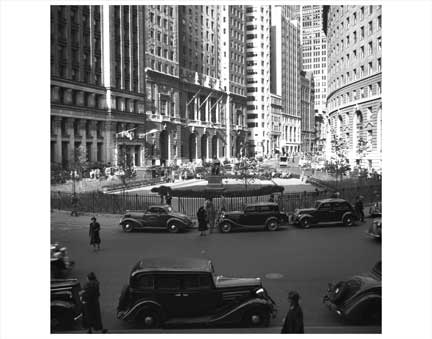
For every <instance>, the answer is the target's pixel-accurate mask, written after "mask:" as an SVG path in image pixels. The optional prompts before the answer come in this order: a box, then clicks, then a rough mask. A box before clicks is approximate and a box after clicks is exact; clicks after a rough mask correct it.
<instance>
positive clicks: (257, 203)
mask: <svg viewBox="0 0 432 339" xmlns="http://www.w3.org/2000/svg"><path fill="white" fill-rule="evenodd" d="M267 205H277V206H279V205H278V204H277V203H275V202H269V201H260V202H255V203H252V204H247V205H246V207H248V206H267Z"/></svg>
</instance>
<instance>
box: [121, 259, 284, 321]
mask: <svg viewBox="0 0 432 339" xmlns="http://www.w3.org/2000/svg"><path fill="white" fill-rule="evenodd" d="M275 315H276V308H275V303H274V301H273V300H272V299H271V298H270V296H269V295H268V294H267V292H266V290H265V289H264V287H263V286H262V284H261V280H260V278H227V277H223V276H217V275H215V273H214V269H213V265H212V262H211V261H210V260H207V259H199V258H146V259H143V260H141V261H139V262H138V263H137V264H136V265H135V266H134V267H133V269H132V271H131V273H130V276H129V282H128V284H127V285H126V286H125V287H124V288H123V291H122V293H121V296H120V300H119V304H118V307H117V317H118V318H119V319H121V320H125V321H130V322H133V323H135V324H136V325H137V326H140V327H145V328H158V327H162V326H173V325H179V324H195V325H204V326H211V325H222V324H241V325H243V326H253V327H260V326H268V325H269V323H270V319H271V318H272V317H275Z"/></svg>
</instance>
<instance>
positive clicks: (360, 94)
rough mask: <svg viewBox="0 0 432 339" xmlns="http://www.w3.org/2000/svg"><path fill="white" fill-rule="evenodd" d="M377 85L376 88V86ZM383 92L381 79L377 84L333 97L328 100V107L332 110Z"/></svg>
mask: <svg viewBox="0 0 432 339" xmlns="http://www.w3.org/2000/svg"><path fill="white" fill-rule="evenodd" d="M374 87H375V88H374ZM380 94H381V81H378V82H377V83H376V84H370V85H368V86H364V87H361V88H359V89H355V90H353V91H349V92H345V93H341V94H340V95H338V96H337V97H334V98H332V99H331V100H330V101H329V102H328V107H329V109H330V110H332V109H336V108H337V107H339V106H340V105H344V104H348V103H350V102H352V101H356V100H360V99H364V98H368V97H370V96H373V95H380Z"/></svg>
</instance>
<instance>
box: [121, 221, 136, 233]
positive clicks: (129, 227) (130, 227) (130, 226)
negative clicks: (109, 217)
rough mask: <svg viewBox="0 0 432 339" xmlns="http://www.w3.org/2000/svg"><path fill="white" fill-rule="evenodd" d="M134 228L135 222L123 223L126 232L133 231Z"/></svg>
mask: <svg viewBox="0 0 432 339" xmlns="http://www.w3.org/2000/svg"><path fill="white" fill-rule="evenodd" d="M133 229H134V224H133V223H131V222H129V221H128V222H126V223H124V224H123V231H124V232H126V233H129V232H132V231H133Z"/></svg>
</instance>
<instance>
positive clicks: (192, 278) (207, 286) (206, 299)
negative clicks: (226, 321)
mask: <svg viewBox="0 0 432 339" xmlns="http://www.w3.org/2000/svg"><path fill="white" fill-rule="evenodd" d="M182 281H183V288H182V300H183V302H184V304H185V305H187V307H185V309H184V315H185V316H190V317H198V316H205V315H209V314H212V312H213V311H214V310H215V309H216V308H217V307H218V306H219V305H220V304H221V302H222V296H221V294H220V293H219V292H218V291H217V290H216V288H215V286H214V283H213V278H212V275H211V274H209V273H208V274H206V273H199V274H186V275H184V276H183V278H182Z"/></svg>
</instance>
